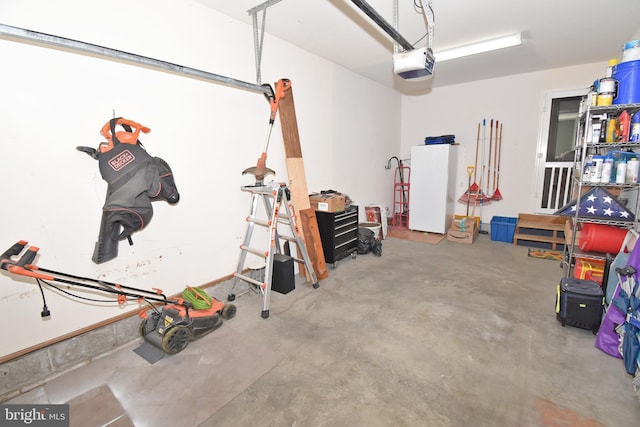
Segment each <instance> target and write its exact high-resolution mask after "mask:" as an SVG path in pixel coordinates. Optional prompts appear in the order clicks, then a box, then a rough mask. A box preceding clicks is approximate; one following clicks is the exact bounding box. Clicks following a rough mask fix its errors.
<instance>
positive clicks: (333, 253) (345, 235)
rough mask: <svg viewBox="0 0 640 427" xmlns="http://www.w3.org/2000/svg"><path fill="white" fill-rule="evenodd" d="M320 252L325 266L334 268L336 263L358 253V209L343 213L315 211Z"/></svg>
mask: <svg viewBox="0 0 640 427" xmlns="http://www.w3.org/2000/svg"><path fill="white" fill-rule="evenodd" d="M316 218H317V220H318V229H319V231H320V240H322V251H323V252H324V259H325V262H326V263H327V264H329V265H330V266H331V267H332V268H335V264H336V262H337V261H339V260H341V259H342V258H345V257H347V256H348V255H351V256H352V257H355V256H356V254H357V252H358V207H357V206H353V205H352V206H349V207H348V208H346V209H345V210H344V211H343V212H323V211H316Z"/></svg>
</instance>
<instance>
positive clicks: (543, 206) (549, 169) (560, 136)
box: [535, 89, 587, 214]
mask: <svg viewBox="0 0 640 427" xmlns="http://www.w3.org/2000/svg"><path fill="white" fill-rule="evenodd" d="M586 93H587V89H578V90H572V91H558V92H548V93H547V94H546V96H545V100H544V105H543V109H542V123H541V126H540V132H539V137H538V150H537V159H536V178H537V180H536V208H535V209H536V211H535V212H536V213H540V214H553V213H554V212H556V211H557V210H558V209H560V208H561V207H563V206H564V205H566V204H567V203H569V202H571V168H572V166H573V157H574V147H575V144H576V130H577V119H578V110H579V105H580V99H581V98H582V97H583V96H584V95H586Z"/></svg>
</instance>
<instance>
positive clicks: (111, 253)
mask: <svg viewBox="0 0 640 427" xmlns="http://www.w3.org/2000/svg"><path fill="white" fill-rule="evenodd" d="M116 126H121V127H122V128H123V129H124V131H121V130H120V131H117V130H116ZM149 130H150V129H149V128H147V127H145V126H142V125H140V124H138V123H136V122H133V121H131V120H127V119H123V118H121V117H120V118H114V119H111V120H110V121H109V122H107V123H106V124H105V125H104V126H103V127H102V130H101V131H100V133H101V134H102V135H103V136H104V137H105V138H106V139H107V142H106V143H102V144H100V146H99V147H98V149H97V150H96V149H93V148H90V147H77V149H78V150H79V151H83V152H85V153H87V154H89V155H90V156H91V157H93V158H94V159H96V160H98V166H99V169H100V175H102V178H103V179H104V180H105V181H106V182H107V184H108V187H107V196H106V200H105V204H104V206H103V208H102V220H101V223H100V233H99V236H98V241H97V242H96V246H95V249H94V252H93V257H92V260H93V262H95V263H96V264H100V263H103V262H106V261H110V260H112V259H114V258H115V257H117V256H118V243H119V241H120V240H124V239H127V240H128V241H129V244H132V239H131V235H132V234H133V233H135V232H136V231H140V230H142V229H143V228H144V227H146V226H147V225H148V224H149V222H150V221H151V217H152V216H153V207H152V206H151V202H152V201H155V200H166V201H167V202H168V203H170V204H174V203H177V202H178V200H179V199H180V195H179V193H178V189H177V188H176V184H175V181H174V179H173V173H172V172H171V168H170V167H169V165H168V164H167V162H165V161H164V160H162V159H161V158H159V157H152V156H151V155H149V153H147V151H146V150H145V148H144V147H143V146H142V144H141V143H140V141H139V140H138V136H139V134H140V132H141V131H142V132H144V133H147V132H149Z"/></svg>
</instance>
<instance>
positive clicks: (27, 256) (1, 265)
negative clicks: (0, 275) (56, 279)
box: [0, 240, 53, 280]
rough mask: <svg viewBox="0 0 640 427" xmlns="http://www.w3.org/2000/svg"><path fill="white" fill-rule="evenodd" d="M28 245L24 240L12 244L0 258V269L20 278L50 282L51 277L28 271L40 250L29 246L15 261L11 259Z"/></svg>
mask: <svg viewBox="0 0 640 427" xmlns="http://www.w3.org/2000/svg"><path fill="white" fill-rule="evenodd" d="M28 243H29V242H27V241H26V240H20V241H18V242H17V243H14V245H13V246H11V247H10V248H9V249H7V250H6V251H4V253H3V254H2V257H0V269H2V270H7V271H8V272H10V273H13V274H19V275H21V276H27V277H33V278H36V279H44V280H52V279H53V277H52V276H49V275H46V274H42V273H37V272H35V271H31V270H29V269H28V268H30V266H31V263H32V262H33V260H34V259H35V258H36V255H38V251H39V250H40V248H38V247H36V246H31V247H29V248H28V249H27V251H26V252H25V253H24V254H22V256H21V257H20V258H18V260H17V261H14V260H12V259H11V257H12V256H15V255H18V254H19V253H20V252H22V250H23V249H24V247H25V246H26V245H27V244H28Z"/></svg>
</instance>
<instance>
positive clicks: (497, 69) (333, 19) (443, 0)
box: [197, 0, 640, 94]
mask: <svg viewBox="0 0 640 427" xmlns="http://www.w3.org/2000/svg"><path fill="white" fill-rule="evenodd" d="M197 1H198V2H200V3H202V4H204V5H206V6H209V7H211V8H213V9H216V10H218V11H219V12H222V13H224V14H225V15H228V16H230V17H232V18H235V19H237V20H239V21H242V22H246V23H248V24H252V18H251V16H249V14H248V13H247V11H248V10H249V9H251V8H253V7H255V6H258V5H262V4H263V3H266V1H265V0H197ZM367 3H368V4H369V5H370V6H371V7H372V8H373V9H374V10H375V11H376V12H377V13H378V14H379V15H380V16H382V17H383V18H384V19H385V20H386V21H387V22H388V23H389V24H390V25H393V0H368V1H367ZM415 3H417V4H420V3H421V2H420V1H419V0H415ZM431 4H432V7H433V10H434V17H435V25H434V29H433V30H434V31H433V32H434V38H433V46H432V48H433V50H434V51H438V50H442V49H446V48H450V47H455V46H459V45H464V44H468V43H471V42H474V41H479V40H483V39H490V38H495V37H498V36H501V35H506V34H512V33H515V32H522V39H523V44H522V45H521V46H517V47H511V48H506V49H503V50H500V51H495V52H489V53H483V54H478V55H474V56H470V57H467V58H460V59H454V60H450V61H446V62H442V63H436V65H435V69H434V76H433V78H431V79H429V80H426V81H421V82H417V81H405V80H402V79H401V78H399V77H397V76H395V74H394V73H393V62H392V54H393V39H392V38H391V37H390V36H389V35H388V34H387V33H385V32H384V31H383V30H382V29H380V27H379V26H378V25H377V24H376V23H374V22H373V21H372V20H371V19H370V18H369V17H368V16H366V15H365V14H364V12H363V11H362V10H361V9H360V8H358V7H357V6H356V5H355V4H354V3H353V2H352V1H350V0H281V1H280V2H278V3H275V4H272V5H271V6H269V7H268V9H267V13H266V21H265V31H266V32H267V33H269V34H271V35H273V36H276V37H278V38H280V39H283V40H286V41H288V42H290V43H292V44H294V45H296V46H298V47H300V48H302V49H304V50H307V51H309V52H311V53H314V54H316V55H318V56H321V57H323V58H325V59H327V60H329V61H331V62H334V63H336V64H340V65H342V66H344V67H345V68H347V69H350V70H352V71H353V72H355V73H358V74H360V75H362V76H364V77H367V78H369V79H372V80H375V81H377V82H380V83H381V84H383V85H385V86H388V87H392V88H394V89H396V90H397V91H399V92H402V93H406V94H420V93H426V92H428V91H429V89H430V88H432V87H436V86H445V85H451V84H457V83H464V82H469V81H474V80H482V79H487V78H492V77H500V76H504V75H510V74H519V73H526V72H531V71H537V70H542V69H548V68H557V67H566V66H571V65H579V64H587V63H594V62H602V63H603V65H602V68H603V74H604V70H605V68H606V63H607V60H608V59H610V58H616V57H618V56H620V54H621V52H622V47H623V45H624V43H626V42H627V41H630V40H636V39H640V0H607V1H602V0H535V1H524V0H432V2H431ZM398 11H399V13H398V15H399V16H398V23H399V25H398V31H399V33H400V34H401V35H402V36H403V37H404V38H405V39H407V40H408V41H409V42H410V43H412V44H413V45H414V47H423V46H425V44H426V38H425V39H422V41H420V42H418V40H420V39H421V38H422V37H423V36H424V35H425V33H426V31H427V27H426V23H425V20H424V18H423V15H422V13H421V12H420V11H419V10H418V9H416V8H415V7H414V0H398ZM258 17H259V18H260V22H261V21H262V13H261V12H260V13H259V14H258ZM265 43H266V42H265ZM265 50H266V47H265ZM251 54H252V55H253V51H252V52H251ZM597 77H599V76H594V79H595V78H597Z"/></svg>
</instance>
